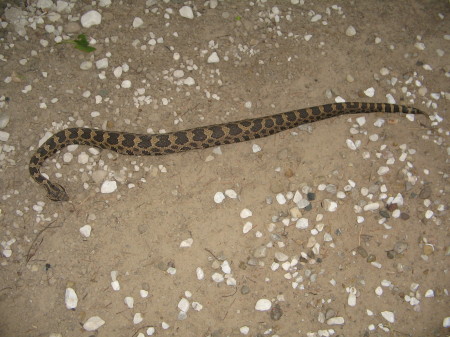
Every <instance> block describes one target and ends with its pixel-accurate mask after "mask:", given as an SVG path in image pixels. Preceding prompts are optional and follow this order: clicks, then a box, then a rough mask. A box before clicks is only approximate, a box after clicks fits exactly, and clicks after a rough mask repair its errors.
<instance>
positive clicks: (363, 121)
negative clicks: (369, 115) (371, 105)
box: [356, 116, 366, 126]
mask: <svg viewBox="0 0 450 337" xmlns="http://www.w3.org/2000/svg"><path fill="white" fill-rule="evenodd" d="M356 123H358V125H359V126H363V125H364V124H366V117H364V116H361V117H358V118H356Z"/></svg>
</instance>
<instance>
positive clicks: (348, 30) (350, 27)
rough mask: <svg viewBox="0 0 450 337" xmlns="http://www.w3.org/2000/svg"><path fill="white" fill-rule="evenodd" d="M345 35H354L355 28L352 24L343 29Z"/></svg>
mask: <svg viewBox="0 0 450 337" xmlns="http://www.w3.org/2000/svg"><path fill="white" fill-rule="evenodd" d="M345 35H347V36H355V35H356V29H355V27H353V26H348V27H347V30H346V31H345Z"/></svg>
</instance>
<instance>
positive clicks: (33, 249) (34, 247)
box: [27, 220, 62, 263]
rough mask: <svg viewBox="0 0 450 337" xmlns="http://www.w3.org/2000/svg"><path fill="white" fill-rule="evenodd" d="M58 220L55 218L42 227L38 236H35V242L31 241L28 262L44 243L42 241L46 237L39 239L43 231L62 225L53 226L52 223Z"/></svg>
mask: <svg viewBox="0 0 450 337" xmlns="http://www.w3.org/2000/svg"><path fill="white" fill-rule="evenodd" d="M55 221H56V220H53V221H52V222H50V223H49V224H48V225H47V226H45V227H44V228H42V229H41V230H40V231H39V233H38V234H37V235H36V237H35V238H34V240H33V242H32V243H31V246H30V248H29V249H28V252H27V263H28V262H30V260H31V259H32V258H33V256H34V255H36V253H37V250H38V248H39V246H40V245H41V244H42V241H44V238H42V239H41V240H40V241H39V242H38V239H39V237H40V236H41V235H42V233H44V232H45V231H46V230H47V229H49V228H58V227H62V225H61V226H53V227H52V224H53V223H55Z"/></svg>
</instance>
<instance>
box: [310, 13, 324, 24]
mask: <svg viewBox="0 0 450 337" xmlns="http://www.w3.org/2000/svg"><path fill="white" fill-rule="evenodd" d="M320 19H322V15H320V14H316V15H314V16H313V17H312V18H311V22H317V21H319V20H320Z"/></svg>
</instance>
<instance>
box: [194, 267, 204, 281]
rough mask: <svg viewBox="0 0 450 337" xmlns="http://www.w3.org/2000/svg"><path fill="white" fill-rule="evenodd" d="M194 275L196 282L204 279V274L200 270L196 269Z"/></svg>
mask: <svg viewBox="0 0 450 337" xmlns="http://www.w3.org/2000/svg"><path fill="white" fill-rule="evenodd" d="M195 273H196V274H197V280H203V279H204V278H205V272H204V271H203V269H202V268H200V267H197V269H196V270H195Z"/></svg>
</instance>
